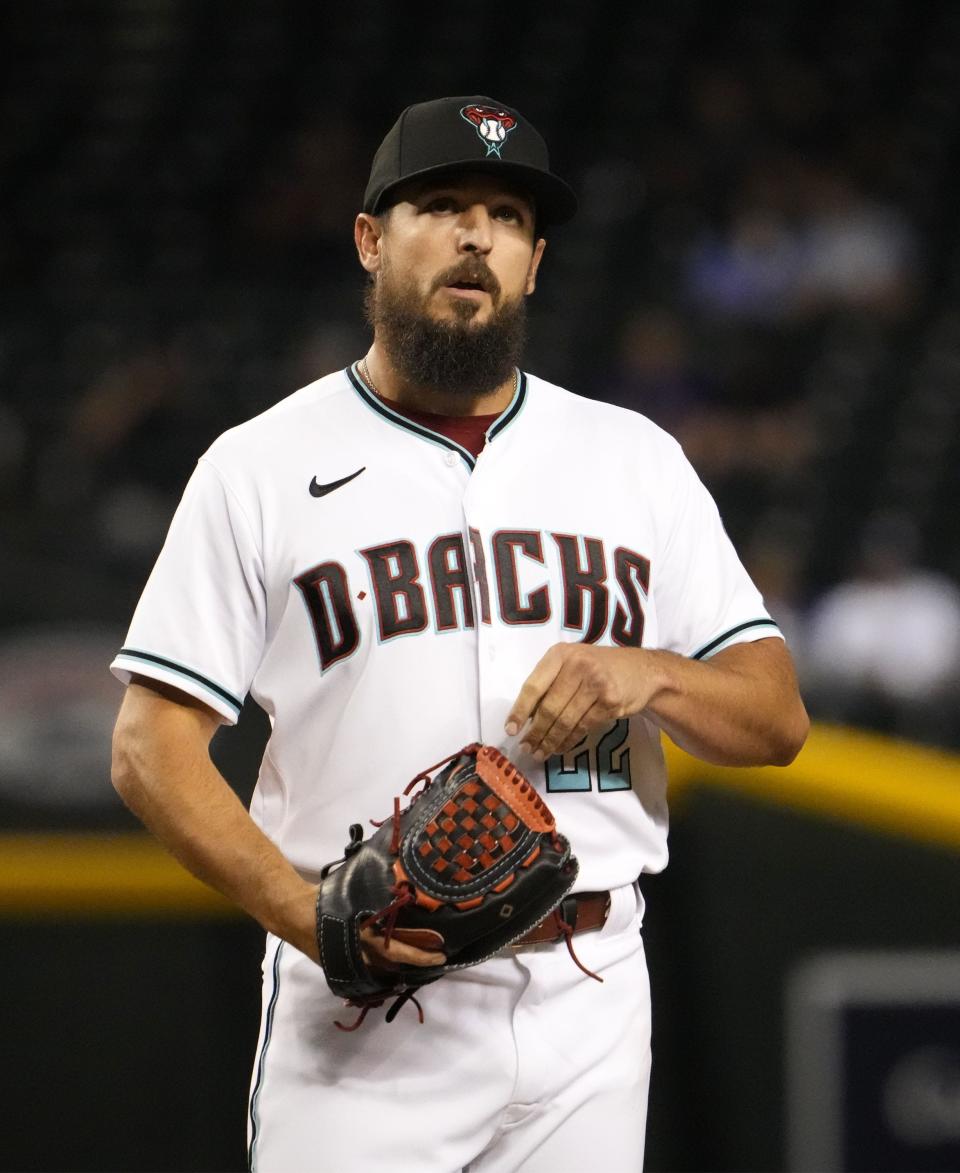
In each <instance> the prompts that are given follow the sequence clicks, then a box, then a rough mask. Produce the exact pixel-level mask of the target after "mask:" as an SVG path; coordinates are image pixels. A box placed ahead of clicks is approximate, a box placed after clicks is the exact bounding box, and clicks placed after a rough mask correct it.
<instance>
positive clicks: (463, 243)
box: [457, 204, 493, 255]
mask: <svg viewBox="0 0 960 1173" xmlns="http://www.w3.org/2000/svg"><path fill="white" fill-rule="evenodd" d="M457 232H458V235H459V240H458V242H457V243H458V247H459V249H460V251H461V252H465V253H482V254H484V255H485V254H487V253H488V252H489V251H490V250H491V249H492V248H493V224H492V221H491V220H490V213H489V212H488V211H487V208H486V205H485V204H471V205H470V207H468V208H465V209H464V210H463V212H462V213H461V214H460V223H459V224H458V225H457Z"/></svg>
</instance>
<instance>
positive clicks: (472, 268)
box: [431, 257, 500, 298]
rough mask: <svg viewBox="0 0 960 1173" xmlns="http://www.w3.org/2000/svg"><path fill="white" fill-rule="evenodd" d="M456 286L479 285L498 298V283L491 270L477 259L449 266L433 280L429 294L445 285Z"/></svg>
mask: <svg viewBox="0 0 960 1173" xmlns="http://www.w3.org/2000/svg"><path fill="white" fill-rule="evenodd" d="M458 284H464V285H479V286H480V288H481V289H483V290H484V291H485V292H486V293H489V294H490V296H491V297H493V298H497V297H499V296H500V282H499V281H498V280H497V278H496V276H495V274H494V273H493V272H492V270H490V269H489V268H488V267H487V265H486V264H485V263H484V262H483V261H481V260H480V259H479V258H477V257H468V258H467V259H466V260H463V261H460V262H459V264H456V265H451V266H450V268H449V269H445V270H444V272H442V273H441V274H440V276H439V277H437V278H435V279H434V282H433V289H432V290H431V292H435V291H436V290H438V289H442V288H443V287H444V286H445V285H458Z"/></svg>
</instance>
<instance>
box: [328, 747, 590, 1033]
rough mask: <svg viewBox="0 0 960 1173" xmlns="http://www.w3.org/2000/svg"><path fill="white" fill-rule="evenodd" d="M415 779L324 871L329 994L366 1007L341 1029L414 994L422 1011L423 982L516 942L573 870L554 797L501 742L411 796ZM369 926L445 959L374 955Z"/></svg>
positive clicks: (565, 887) (353, 832)
mask: <svg viewBox="0 0 960 1173" xmlns="http://www.w3.org/2000/svg"><path fill="white" fill-rule="evenodd" d="M441 766H443V767H444V768H443V769H442V770H440V772H439V773H437V774H436V776H434V777H431V774H432V772H433V771H435V770H438V769H439V768H440V767H441ZM419 783H422V784H423V787H422V789H421V790H420V791H419V792H418V793H416V794H415V795H414V796H413V798H412V799H411V800H410V802H409V803H408V805H407V806H406V807H404V808H401V802H402V799H401V798H400V797H398V798H396V799H395V800H394V811H393V815H392V816H391V817H389V818H388V819H386V820H385V821H384V822H383V823H382V824H380V825H379V829H378V830H377V831H376V833H375V834H374V835H373V836H372V837H371V838H370V839H368V840H364V838H363V828H362V827H361V826H360V825H359V824H358V823H355V824H353V826H351V828H350V843H349V845H348V846H347V848H346V851H345V854H344V858H343V860H342V861H337V862H335V863H332V864H327V866H326V867H325V868H324V869H323V871H322V872H321V877H322V879H321V883H320V890H319V894H318V897H317V941H318V943H319V946H320V961H321V964H322V966H323V970H324V973H325V975H326V978H327V982H328V984H329V986H330V988H331V989H332V990H333V992H334V993H335V994H337V995H338V996H339V997H341V998H345V999H346V1000H347V1004H348V1005H350V1006H355V1007H358V1008H359V1009H360V1011H361V1013H360V1016H359V1018H358V1020H357V1022H356V1023H354V1025H353V1026H352V1027H344V1028H343V1029H354V1027H355V1026H359V1024H360V1022H362V1021H363V1018H364V1016H365V1015H366V1013H367V1011H368V1010H370V1009H371V1008H372V1007H375V1006H381V1005H382V1004H383V1003H384V1002H386V1001H387V1000H389V999H391V998H394V999H396V1001H395V1002H394V1003H393V1005H392V1006H391V1008H390V1009H389V1011H388V1012H387V1021H388V1022H389V1021H392V1020H393V1018H394V1016H395V1015H396V1013H397V1011H398V1010H399V1009H400V1006H401V1005H403V1003H404V1002H406V1001H408V1000H410V999H412V1000H413V1001H414V1002H415V1003H416V1005H417V1007H418V1009H419V1003H418V1002H416V998H415V997H414V995H415V994H416V992H417V990H419V989H420V988H421V987H422V986H425V985H427V984H429V983H430V982H434V981H436V980H437V979H438V978H441V977H443V975H444V974H446V973H448V972H450V971H451V970H454V969H464V968H466V967H467V966H471V965H478V964H479V963H480V962H481V961H485V960H487V958H489V957H491V956H492V955H493V954H494V953H496V952H497V951H498V950H500V949H503V948H504V947H505V946H507V945H510V944H512V943H514V942H516V941H518V940H519V939H520V938H521V937H523V936H525V935H526V934H527V933H528V932H529V930H530V929H532V928H533V927H534V925H537V924H538V923H539V922H540V921H542V920H543V919H544V918H545V917H547V916H549V915H550V914H551V913H554V910H556V909H557V908H558V906H559V905H560V904H561V901H562V900H563V898H564V896H566V894H567V893H568V892H569V890H570V888H571V887H572V886H573V883H574V881H575V880H576V878H577V871H578V864H577V860H576V858H575V857H574V856H573V855H572V854H571V851H570V844H569V843H568V842H567V840H566V839H565V838H564V837H563V836H562V835H561V834H560V833H559V832H558V831H557V828H556V823H555V821H554V818H553V815H552V814H551V812H550V810H549V808H548V807H547V805H546V803H545V802H544V801H543V799H542V798H541V797H540V795H539V794H538V793H537V792H536V790H535V789H534V788H533V786H532V785H531V784H530V783H529V782H528V781H527V779H526V778H525V777H524V776H523V774H521V773H520V771H519V770H518V769H517V767H516V766H514V765H513V764H512V763H511V762H510V761H509V760H508V759H507V758H506V757H505V756H504V755H503V754H502V753H500V751H499V750H497V749H494V748H493V747H492V746H489V745H478V744H474V745H469V746H466V747H465V748H464V749H462V750H459V751H458V752H457V753H455V754H452V755H451V756H450V757H449V758H445V759H444V761H443V762H439V763H438V764H437V765H436V766H431V767H430V769H429V770H426V771H424V772H423V773H422V774H418V775H417V777H416V778H414V779H413V781H412V782H411V783H410V785H409V786H407V788H406V790H405V791H404V794H405V795H409V794H410V793H411V792H412V791H413V790H414V789H415V788H416V787H417V785H418V784H419ZM556 915H557V916H558V923H559V924H560V925H561V927H563V922H562V920H560V919H559V914H556ZM368 927H370V928H372V929H373V930H374V931H375V932H376V933H378V934H382V936H383V937H384V939H385V941H386V942H389V940H390V939H391V937H392V938H396V939H397V940H401V941H405V942H406V943H408V944H411V945H416V946H418V947H420V948H424V949H428V950H431V951H434V950H435V951H438V952H442V953H443V954H444V955H445V956H446V962H445V963H444V964H443V965H438V966H431V967H420V966H415V965H406V964H403V965H400V964H395V963H392V962H388V961H386V960H385V959H381V958H379V957H378V958H374V957H373V955H372V954H370V953H368V952H367V950H365V949H364V947H363V944H362V942H361V939H360V931H361V929H364V928H368ZM421 1017H422V1013H421ZM338 1025H341V1024H339V1023H338Z"/></svg>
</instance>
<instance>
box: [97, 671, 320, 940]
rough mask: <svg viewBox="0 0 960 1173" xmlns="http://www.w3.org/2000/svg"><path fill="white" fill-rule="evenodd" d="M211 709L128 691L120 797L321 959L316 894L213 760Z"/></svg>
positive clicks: (195, 863) (119, 743)
mask: <svg viewBox="0 0 960 1173" xmlns="http://www.w3.org/2000/svg"><path fill="white" fill-rule="evenodd" d="M215 728H216V723H215V721H213V719H212V718H211V716H210V715H209V713H208V712H205V711H201V710H195V709H191V708H184V707H182V706H179V705H171V703H170V702H169V701H168V700H166V699H164V698H163V697H161V696H159V695H155V694H153V693H152V691H151V690H150V689H148V688H143V687H140V686H138V685H136V684H132V685H131V686H130V689H129V690H128V694H127V698H126V699H125V701H124V706H123V709H122V710H121V713H120V718H119V720H118V722H117V729H116V732H115V734H114V764H113V782H114V786H115V787H116V789H117V791H118V793H119V794H120V796H121V798H122V799H123V800H124V802H125V803H126V804H127V806H128V807H129V808H130V809H131V810H132V811H133V813H134V814H135V815H137V817H138V818H139V819H140V820H141V821H142V822H143V823H144V825H145V826H146V827H147V828H148V829H149V830H150V831H152V832H153V834H154V835H156V837H157V838H158V839H159V840H160V842H161V843H162V844H163V845H164V846H165V847H166V848H167V850H168V851H170V852H171V854H172V855H174V856H175V857H176V858H177V859H178V860H179V861H180V863H182V864H183V866H184V867H185V868H187V869H188V871H190V872H192V873H193V874H194V875H195V876H197V877H198V879H200V880H203V881H204V882H205V883H207V884H209V885H210V886H211V887H212V888H215V889H216V890H217V891H218V892H220V893H222V894H223V895H224V896H226V897H227V898H228V899H229V900H232V901H233V902H234V903H236V904H238V905H239V906H240V907H241V908H243V909H244V910H245V911H246V912H248V913H249V914H250V915H251V916H253V917H254V918H256V920H258V921H259V922H260V924H261V925H263V927H264V928H265V929H267V930H269V931H270V932H273V933H276V934H277V935H278V936H281V937H283V938H284V939H285V940H288V941H290V942H291V944H293V945H295V946H296V947H297V948H298V949H301V950H302V951H303V952H304V953H307V954H308V956H310V957H313V958H314V960H316V958H317V946H316V942H315V939H314V933H313V913H312V908H313V900H314V896H315V891H316V889H315V888H314V886H313V885H311V884H309V883H308V882H307V881H306V880H304V879H303V878H302V877H301V876H300V875H299V874H298V873H297V872H296V870H295V869H294V868H293V866H292V865H291V864H290V863H289V861H288V860H287V859H286V858H285V857H284V856H283V854H282V853H281V852H280V851H279V849H278V848H277V847H276V846H275V845H274V844H273V843H272V842H271V841H270V840H269V839H268V838H267V836H266V835H264V834H263V832H262V831H261V830H260V829H259V827H257V825H256V824H255V823H254V822H253V820H252V819H251V818H250V816H249V814H248V813H247V811H246V809H245V808H244V806H243V804H242V803H241V802H240V800H239V799H238V798H237V796H236V795H235V794H234V792H233V791H232V790H231V789H230V787H229V785H228V784H227V782H226V780H225V779H224V778H223V776H222V775H221V774H220V773H219V771H218V770H217V769H216V767H215V766H214V765H213V763H212V762H211V760H210V756H209V752H208V748H207V747H208V745H209V740H210V737H211V736H212V733H213V731H214V730H215Z"/></svg>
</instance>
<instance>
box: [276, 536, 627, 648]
mask: <svg viewBox="0 0 960 1173" xmlns="http://www.w3.org/2000/svg"><path fill="white" fill-rule="evenodd" d="M546 543H552V544H553V546H554V548H555V550H556V559H555V560H554V559H551V561H553V562H555V565H556V566H557V570H558V574H557V575H556V576H555V577H554V578H553V580H551V577H550V574H551V572H550V570H549V569H548V559H547V558H546V556H545V553H544V550H545V545H546ZM469 544H470V552H471V555H472V557H471V558H469V559H468V557H467V551H466V548H465V547H466V544H465V542H464V535H463V534H462V533H450V534H442V535H441V536H440V537H437V538H435V539H434V540H433V541H432V542H431V543H430V545H429V547H428V548H427V549H426V550H423V549H418V548H417V546H416V544H415V543H414V542H412V541H409V540H407V539H399V540H396V541H391V542H387V543H385V544H384V545H379V546H370V547H368V548H367V549H364V550H358V551H357V553H358V554H359V555H360V557H361V558H362V559H363V560H364V562H365V564H366V568H365V569H366V573H365V578H366V580H367V581H366V582H364V583H363V584H362V587H361V586H360V585H358V584H357V583H352V582H350V580H349V577H348V573H347V569H346V568H345V567H344V566H343V564H342V563H341V562H338V561H327V562H321V563H319V564H318V565H316V566H312V567H311V568H310V569H309V570H305V571H304V572H303V573H302V574H299V575H297V576H296V578H295V579H294V580H293V581H294V584H295V585H296V586H297V587H298V588H299V590H300V592H301V594H302V596H303V599H304V602H305V603H306V606H307V609H308V611H309V614H310V619H311V622H312V623H313V630H314V634H315V636H316V640H317V649H318V652H319V655H320V665H321V668H322V670H323V671H326V670H327V669H328V668H330V667H332V666H333V665H334V664H336V663H337V662H338V661H340V660H344V659H346V658H347V657H348V656H350V655H352V654H353V653H354V652H355V651H356V650H357V648H358V647H359V644H360V638H361V634H360V632H361V629H360V623H359V622H358V619H357V614H356V611H355V608H354V599H357V600H359V601H363V600H365V599H366V597H367V593H366V589H364V588H366V587H367V586H369V587H370V588H371V591H372V602H373V606H374V608H375V611H376V626H377V633H378V636H379V639H380V641H381V642H385V641H387V640H390V639H394V638H395V637H397V636H401V635H411V634H416V633H418V632H424V631H427V630H433V631H437V632H444V631H454V630H457V629H460V630H464V629H467V628H472V627H474V626H475V624H476V611H477V610H478V609H479V613H480V622H482V623H493V622H498V621H499V622H502V623H505V624H508V625H510V626H518V625H523V624H542V623H548V622H550V621H551V619H552V618H553V617H554V615H555V613H556V611H557V609H558V608H559V612H560V614H559V619H560V624H561V626H562V627H563V628H564V629H566V630H568V631H575V632H577V633H578V634H579V638H580V639H581V640H582V641H583V642H584V643H597V642H598V641H600V640H603V639H604V638H605V637H608V638H609V640H610V642H612V643H614V644H618V645H620V646H621V647H639V646H640V643H641V640H642V638H643V623H644V610H643V605H644V602H645V600H646V597H647V593H648V590H649V585H650V562H649V560H648V559H647V558H645V557H644V556H643V555H642V554H638V553H636V552H635V551H633V550H628V549H626V548H625V547H624V546H617V547H616V548H615V549H614V550H613V551H612V552H611V553H608V551H607V549H606V547H605V544H604V542H603V541H602V539H600V538H588V537H582V536H577V535H574V534H563V533H544V532H542V531H539V530H520V529H515V530H507V529H502V530H498V531H497V532H496V533H494V534H492V535H491V536H490V538H489V540H488V541H486V542H485V541H484V539H483V537H482V536H481V534H480V533H479V532H478V531H477V530H475V529H472V528H471V529H470V530H469ZM531 572H534V576H535V577H539V579H540V581H539V582H538V585H533V584H532V582H531V577H530V576H531ZM544 576H545V577H544ZM611 577H612V580H613V582H612V583H609V585H608V580H610V578H611ZM524 581H527V582H530V583H531V585H530V586H529V588H524V586H523V585H522V583H523V582H524ZM474 585H475V587H476V594H475V593H474ZM428 596H429V602H428ZM475 597H476V605H475Z"/></svg>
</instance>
